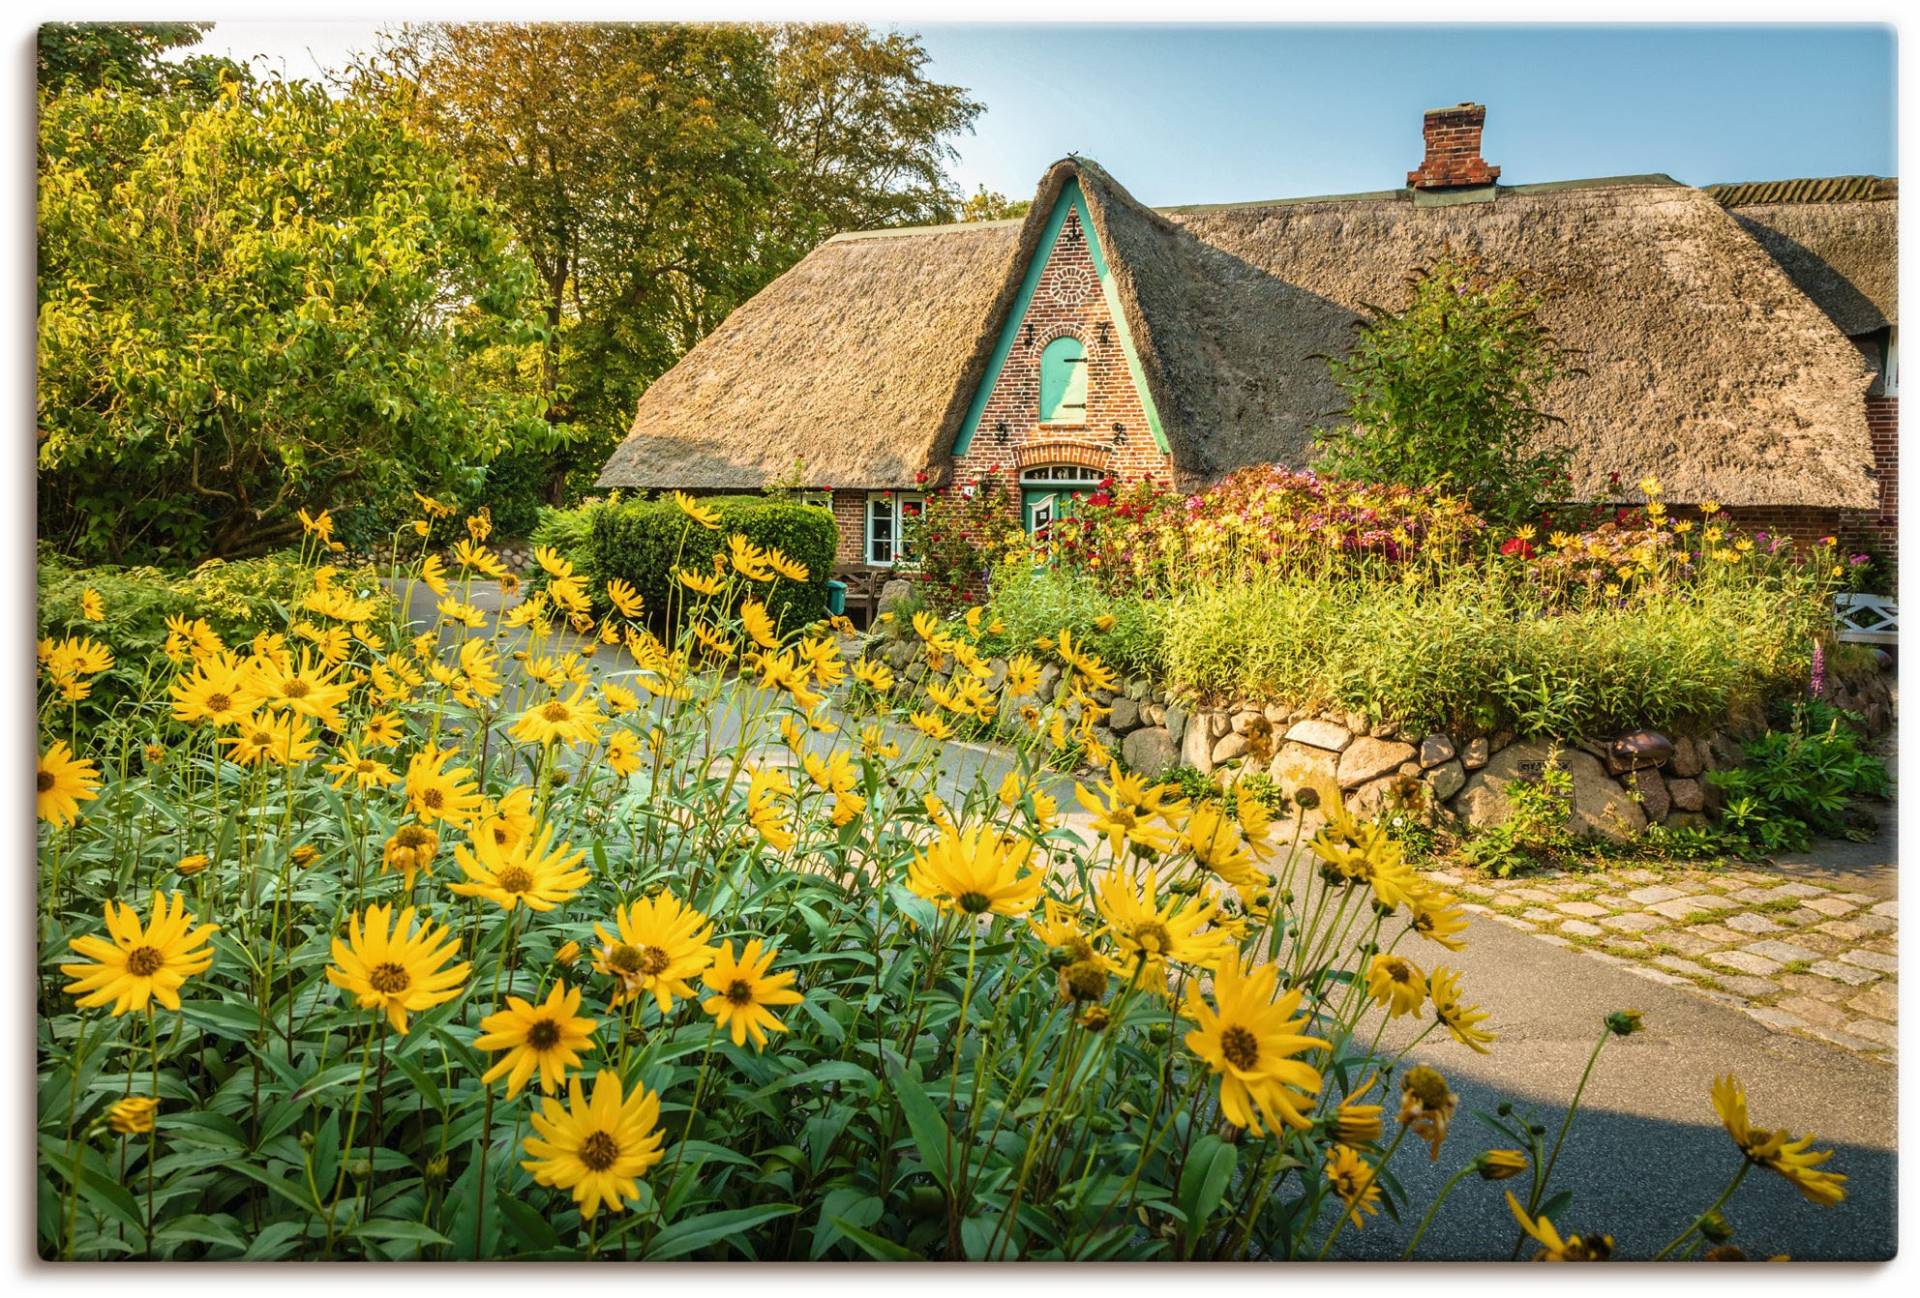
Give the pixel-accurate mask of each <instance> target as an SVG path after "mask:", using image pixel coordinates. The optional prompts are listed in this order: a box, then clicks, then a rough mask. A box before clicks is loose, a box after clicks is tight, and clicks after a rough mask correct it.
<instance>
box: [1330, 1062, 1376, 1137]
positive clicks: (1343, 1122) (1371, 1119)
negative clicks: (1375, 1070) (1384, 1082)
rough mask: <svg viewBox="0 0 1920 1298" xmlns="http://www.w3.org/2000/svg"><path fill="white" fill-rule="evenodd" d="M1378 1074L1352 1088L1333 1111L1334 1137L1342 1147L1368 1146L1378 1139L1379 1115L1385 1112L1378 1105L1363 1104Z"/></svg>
mask: <svg viewBox="0 0 1920 1298" xmlns="http://www.w3.org/2000/svg"><path fill="white" fill-rule="evenodd" d="M1376 1080H1378V1074H1375V1075H1374V1076H1372V1077H1369V1078H1367V1080H1366V1081H1364V1082H1362V1083H1360V1085H1358V1086H1356V1087H1354V1089H1353V1090H1352V1091H1351V1092H1350V1093H1349V1094H1348V1095H1347V1097H1346V1098H1345V1099H1343V1100H1341V1101H1340V1107H1339V1108H1337V1109H1335V1110H1334V1119H1333V1126H1334V1135H1335V1136H1337V1137H1338V1138H1339V1141H1340V1143H1341V1144H1343V1145H1369V1144H1372V1143H1373V1142H1374V1141H1377V1140H1379V1139H1380V1133H1381V1130H1382V1124H1381V1121H1380V1117H1381V1114H1382V1113H1384V1112H1385V1109H1384V1107H1383V1106H1381V1105H1378V1104H1363V1103H1361V1101H1362V1100H1364V1099H1365V1098H1366V1095H1367V1092H1369V1091H1371V1090H1372V1089H1373V1084H1374V1082H1375V1081H1376Z"/></svg>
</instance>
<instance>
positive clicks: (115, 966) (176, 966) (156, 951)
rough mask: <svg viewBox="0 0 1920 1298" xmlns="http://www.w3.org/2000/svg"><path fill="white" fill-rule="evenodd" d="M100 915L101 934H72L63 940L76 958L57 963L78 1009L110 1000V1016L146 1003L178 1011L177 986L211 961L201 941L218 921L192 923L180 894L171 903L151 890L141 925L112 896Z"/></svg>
mask: <svg viewBox="0 0 1920 1298" xmlns="http://www.w3.org/2000/svg"><path fill="white" fill-rule="evenodd" d="M106 920H107V937H106V938H102V937H97V936H95V935H93V934H91V933H89V934H84V935H82V936H80V937H76V938H74V939H72V941H70V942H69V943H68V945H69V946H70V947H72V948H73V953H74V954H75V955H77V956H80V957H81V961H80V962H76V963H73V964H63V965H61V966H60V972H61V973H63V974H65V975H67V976H68V977H69V978H71V979H73V981H72V982H70V983H68V984H67V986H66V990H67V992H68V993H69V994H70V995H73V996H75V997H78V998H79V1005H80V1008H81V1009H83V1010H90V1009H97V1008H98V1007H99V1006H102V1005H108V1004H111V1005H112V1006H113V1016H114V1017H115V1018H118V1017H120V1016H121V1015H122V1014H125V1013H126V1012H127V1011H128V1010H144V1009H146V1008H147V1006H148V1005H149V1004H150V1003H152V1004H158V1005H159V1006H160V1007H161V1008H163V1009H169V1010H178V1009H179V1008H180V987H181V985H182V984H184V983H185V982H186V981H187V979H189V978H191V977H193V975H195V974H197V973H204V972H206V970H207V967H208V966H209V965H211V964H212V963H213V951H212V949H211V948H210V947H208V946H207V941H208V939H209V938H211V937H212V936H213V935H214V934H215V933H217V932H219V931H220V926H219V925H218V924H202V925H200V927H198V928H195V927H194V925H193V916H192V915H190V914H189V913H188V912H187V901H186V898H185V897H183V896H181V895H180V894H179V893H177V892H176V893H174V894H173V900H172V901H171V902H169V901H167V900H166V899H165V898H163V897H161V896H160V895H159V894H157V893H156V894H155V895H154V898H153V912H152V916H151V918H150V919H149V920H148V921H147V924H146V926H145V927H144V928H143V927H142V926H141V924H140V913H139V912H138V911H136V910H135V909H134V908H133V907H131V906H126V905H122V904H121V903H119V902H115V901H110V902H108V903H107V908H106ZM109 938H110V939H111V941H109V940H108V939H109Z"/></svg>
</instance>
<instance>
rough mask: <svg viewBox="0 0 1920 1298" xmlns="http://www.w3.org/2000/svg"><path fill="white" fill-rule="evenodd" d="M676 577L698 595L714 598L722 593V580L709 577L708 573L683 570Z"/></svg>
mask: <svg viewBox="0 0 1920 1298" xmlns="http://www.w3.org/2000/svg"><path fill="white" fill-rule="evenodd" d="M674 575H675V576H676V577H678V578H679V579H680V584H681V585H682V586H685V587H686V588H687V589H688V590H690V591H692V592H693V593H694V594H696V595H707V596H713V595H718V594H719V593H720V579H719V578H718V577H714V576H709V575H708V574H706V573H699V572H691V571H689V570H687V569H685V568H682V569H681V570H680V571H679V572H677V573H675V574H674Z"/></svg>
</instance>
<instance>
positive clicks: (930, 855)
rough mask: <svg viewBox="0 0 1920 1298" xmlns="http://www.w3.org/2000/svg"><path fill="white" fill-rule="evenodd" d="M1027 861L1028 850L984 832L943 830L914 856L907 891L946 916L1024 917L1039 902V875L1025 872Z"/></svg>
mask: <svg viewBox="0 0 1920 1298" xmlns="http://www.w3.org/2000/svg"><path fill="white" fill-rule="evenodd" d="M1032 855H1033V847H1032V845H1031V844H1028V843H1020V842H1016V841H1014V840H1012V839H1007V838H1002V837H1001V836H1000V835H999V834H998V833H997V832H995V831H994V830H993V829H992V828H990V827H989V826H985V825H976V826H974V827H973V828H972V829H969V830H966V831H964V832H956V831H954V830H953V829H951V828H948V829H946V830H945V831H943V832H942V833H941V835H940V837H939V838H938V839H936V840H935V841H933V842H932V843H930V844H928V845H927V848H926V850H925V851H923V852H919V853H916V854H915V855H914V858H913V865H912V867H911V869H910V870H909V871H908V874H907V887H908V888H909V889H910V890H912V891H913V892H914V893H915V894H916V895H917V896H921V897H925V898H926V899H927V900H929V901H931V902H933V903H934V905H935V906H937V907H938V908H939V909H941V910H943V911H947V912H957V913H959V914H963V915H981V914H985V913H987V912H992V913H993V914H995V915H1024V914H1026V913H1027V912H1028V911H1030V910H1032V909H1033V904H1034V902H1035V901H1036V900H1038V899H1039V896H1040V883H1041V875H1040V873H1039V872H1038V871H1033V870H1027V869H1026V866H1027V863H1028V860H1029V858H1030V857H1031V856H1032ZM1023 871H1024V873H1023Z"/></svg>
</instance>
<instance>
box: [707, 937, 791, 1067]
mask: <svg viewBox="0 0 1920 1298" xmlns="http://www.w3.org/2000/svg"><path fill="white" fill-rule="evenodd" d="M775 954H776V952H774V951H772V950H765V951H763V950H762V948H761V944H760V939H759V938H755V939H753V940H752V941H751V942H748V943H747V944H746V946H745V947H744V948H742V949H741V952H740V957H739V959H737V960H736V959H735V958H734V954H733V943H731V942H727V943H725V944H723V945H722V946H721V948H720V954H719V955H718V956H716V957H715V958H714V961H713V964H712V965H710V966H709V967H708V968H707V970H706V972H705V973H703V974H702V975H701V981H702V982H704V983H706V985H707V989H708V990H709V991H712V992H714V993H715V995H712V996H709V997H707V999H706V1000H704V1001H702V1002H700V1008H701V1009H703V1010H705V1011H706V1012H707V1013H708V1014H711V1015H712V1016H713V1020H714V1023H715V1024H716V1025H717V1026H719V1027H722V1028H726V1029H728V1030H729V1031H730V1032H731V1034H732V1036H733V1044H734V1045H736V1046H738V1045H744V1044H745V1043H746V1040H747V1037H748V1035H749V1034H751V1035H752V1037H753V1046H754V1049H756V1050H761V1049H765V1047H766V1044H767V1032H768V1031H769V1030H771V1031H774V1032H785V1031H786V1030H787V1025H786V1024H784V1023H782V1022H781V1021H780V1020H779V1019H777V1018H775V1017H774V1016H773V1014H772V1013H771V1012H769V1010H768V1008H767V1007H768V1006H770V1005H798V1004H799V1003H800V1001H801V1000H802V997H801V995H800V993H799V992H797V991H795V990H793V980H794V978H795V977H796V975H795V974H794V973H793V972H792V971H791V970H788V971H787V972H784V973H777V974H769V973H768V972H767V970H768V968H769V966H771V965H772V964H773V958H774V956H775Z"/></svg>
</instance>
